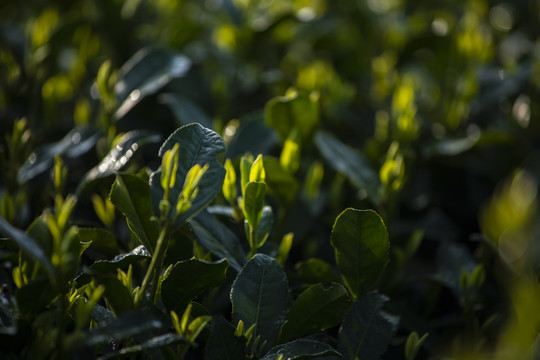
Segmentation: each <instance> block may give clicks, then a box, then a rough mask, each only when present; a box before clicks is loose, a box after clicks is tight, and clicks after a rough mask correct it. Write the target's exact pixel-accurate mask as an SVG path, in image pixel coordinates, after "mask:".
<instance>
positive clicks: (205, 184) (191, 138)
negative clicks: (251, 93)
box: [150, 123, 225, 226]
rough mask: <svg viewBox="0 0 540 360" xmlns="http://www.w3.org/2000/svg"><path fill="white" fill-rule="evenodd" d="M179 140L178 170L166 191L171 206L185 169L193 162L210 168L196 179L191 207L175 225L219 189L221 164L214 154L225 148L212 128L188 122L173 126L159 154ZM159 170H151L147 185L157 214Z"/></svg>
mask: <svg viewBox="0 0 540 360" xmlns="http://www.w3.org/2000/svg"><path fill="white" fill-rule="evenodd" d="M176 143H179V144H180V152H179V159H178V171H177V173H176V181H175V186H174V187H173V188H172V189H171V191H170V198H169V201H170V203H171V209H175V208H176V199H178V195H179V194H180V192H181V191H182V187H183V184H184V180H185V178H186V175H187V173H188V171H189V170H190V169H191V168H192V167H193V165H195V164H199V165H201V166H204V165H205V164H208V165H209V166H210V168H209V169H208V170H207V171H206V173H205V174H204V176H203V177H202V179H201V181H200V183H199V192H198V194H197V196H196V197H195V200H193V201H192V204H191V207H190V208H189V210H187V211H186V212H185V213H184V214H182V216H180V217H179V219H178V221H177V223H176V224H177V226H179V225H180V224H182V223H183V222H184V221H186V220H187V219H189V218H190V217H192V216H193V215H195V214H196V213H198V212H199V211H201V210H202V209H203V208H204V206H206V205H207V204H208V203H209V202H210V200H212V198H213V197H214V196H215V195H216V194H217V193H219V192H220V191H221V186H222V184H223V179H224V178H225V168H224V167H223V166H222V165H221V164H220V163H219V162H218V161H217V159H216V156H217V155H218V154H220V153H222V152H224V151H225V143H224V142H223V139H222V138H221V137H220V136H219V135H218V134H217V133H216V132H214V131H212V130H210V129H207V128H205V127H203V126H202V125H200V124H196V123H193V124H189V125H186V126H182V127H181V128H179V129H178V130H176V131H175V132H174V133H173V134H172V135H171V136H170V137H169V138H168V139H167V140H165V142H164V143H163V145H162V146H161V148H160V150H159V156H163V155H164V154H165V152H166V151H167V150H170V149H172V148H173V146H174V144H176ZM160 177H161V171H160V170H158V171H156V172H154V173H152V175H151V177H150V187H151V193H152V204H153V209H154V214H159V213H160V211H159V202H160V200H162V199H163V188H162V187H161V183H160Z"/></svg>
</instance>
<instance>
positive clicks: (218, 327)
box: [204, 316, 245, 360]
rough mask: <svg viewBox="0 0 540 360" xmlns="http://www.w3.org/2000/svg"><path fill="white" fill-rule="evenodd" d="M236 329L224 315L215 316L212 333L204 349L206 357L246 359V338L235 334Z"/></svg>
mask: <svg viewBox="0 0 540 360" xmlns="http://www.w3.org/2000/svg"><path fill="white" fill-rule="evenodd" d="M234 330H235V329H234V327H233V326H232V325H231V324H229V322H228V321H227V320H225V319H224V318H223V317H221V316H218V317H215V318H214V319H213V320H212V333H211V334H210V337H209V338H208V341H207V343H206V347H205V349H204V359H205V360H239V359H245V352H244V348H245V339H243V338H242V337H238V336H235V335H234Z"/></svg>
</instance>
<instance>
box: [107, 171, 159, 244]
mask: <svg viewBox="0 0 540 360" xmlns="http://www.w3.org/2000/svg"><path fill="white" fill-rule="evenodd" d="M109 198H110V200H111V202H112V203H113V204H114V205H115V206H116V207H117V208H118V209H119V210H120V211H121V212H122V214H124V216H125V217H126V219H127V222H128V225H129V227H130V229H131V230H132V231H133V233H134V234H135V235H136V236H137V238H138V239H139V241H140V242H141V244H143V245H144V247H146V249H147V250H148V251H149V252H150V253H153V251H154V248H155V246H156V241H157V238H158V236H159V227H158V225H157V223H156V222H154V221H152V220H150V218H151V217H152V207H151V200H150V187H149V186H148V184H147V183H145V182H144V181H143V180H141V179H140V178H139V177H137V176H135V175H131V174H118V175H116V181H115V182H114V185H113V187H112V189H111V193H110V195H109Z"/></svg>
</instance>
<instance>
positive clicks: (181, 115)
mask: <svg viewBox="0 0 540 360" xmlns="http://www.w3.org/2000/svg"><path fill="white" fill-rule="evenodd" d="M158 101H159V102H161V103H163V104H166V105H168V106H169V108H170V109H171V111H172V113H173V114H174V117H175V119H176V123H177V125H178V126H182V125H187V124H189V123H193V122H196V123H199V124H201V125H202V126H204V127H206V128H209V129H210V128H212V119H211V118H210V117H209V116H208V115H207V114H206V113H205V112H204V111H203V109H201V108H200V107H199V106H198V105H197V104H195V102H193V101H192V100H191V99H188V98H187V97H185V96H182V95H180V94H161V95H160V96H159V98H158Z"/></svg>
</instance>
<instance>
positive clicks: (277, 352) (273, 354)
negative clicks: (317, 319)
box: [261, 339, 341, 360]
mask: <svg viewBox="0 0 540 360" xmlns="http://www.w3.org/2000/svg"><path fill="white" fill-rule="evenodd" d="M322 356H339V357H340V358H341V355H340V353H339V352H337V351H336V350H335V349H334V348H333V347H331V346H330V345H328V344H325V343H323V342H320V341H315V340H309V339H297V340H294V341H291V342H289V343H286V344H282V345H278V346H275V347H274V348H272V349H271V350H270V351H269V352H268V353H267V354H266V355H265V356H264V357H263V358H261V360H282V359H287V360H304V359H313V358H320V357H322Z"/></svg>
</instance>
